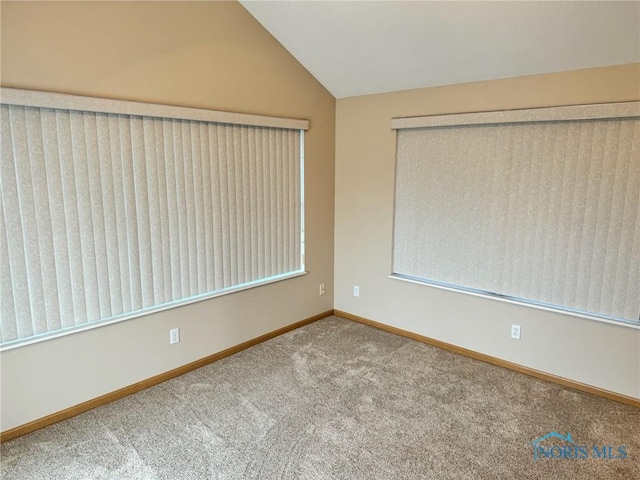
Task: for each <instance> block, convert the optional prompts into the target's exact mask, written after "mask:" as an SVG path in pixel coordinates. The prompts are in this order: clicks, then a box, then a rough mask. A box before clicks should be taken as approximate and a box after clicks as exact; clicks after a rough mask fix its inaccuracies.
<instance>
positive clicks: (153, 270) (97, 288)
mask: <svg viewBox="0 0 640 480" xmlns="http://www.w3.org/2000/svg"><path fill="white" fill-rule="evenodd" d="M1 109H2V159H1V161H2V163H1V178H2V180H1V181H2V183H1V187H2V190H1V199H2V208H1V209H0V215H1V216H0V232H1V233H0V261H1V263H2V265H3V268H2V277H1V281H0V286H1V288H2V294H1V297H2V300H1V302H2V303H1V309H0V315H1V318H0V327H1V328H0V334H1V336H2V338H1V340H2V344H3V346H4V348H9V347H12V346H16V345H20V344H24V343H25V342H31V341H34V340H37V339H41V338H47V337H50V336H52V335H59V334H62V333H67V332H70V331H75V330H79V329H85V328H88V327H91V326H95V325H99V324H105V323H110V322H114V321H119V320H123V319H126V318H131V317H134V316H138V315H141V314H146V313H150V312H154V311H157V310H161V309H165V308H170V307H174V306H178V305H182V304H185V303H188V302H192V301H197V300H202V299H205V298H210V297H213V296H216V295H221V294H225V293H229V292H234V291H237V290H239V289H243V288H249V287H252V286H256V285H261V284H263V283H267V282H271V281H275V280H280V279H284V278H289V277H291V276H295V275H300V274H302V273H304V235H303V232H304V228H303V191H302V190H303V188H302V185H303V182H302V176H303V149H304V130H305V129H307V128H308V122H307V121H304V120H288V119H279V118H272V117H259V116H253V115H242V114H231V113H226V112H214V111H207V110H199V109H189V108H182V107H169V106H162V105H152V104H141V103H135V102H122V101H115V100H105V99H95V98H87V97H75V96H69V95H60V94H49V93H43V92H31V91H23V90H14V89H2V105H1Z"/></svg>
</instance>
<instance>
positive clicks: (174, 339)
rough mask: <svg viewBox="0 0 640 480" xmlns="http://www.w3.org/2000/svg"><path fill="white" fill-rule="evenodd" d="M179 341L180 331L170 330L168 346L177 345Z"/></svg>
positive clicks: (177, 329) (176, 329)
mask: <svg viewBox="0 0 640 480" xmlns="http://www.w3.org/2000/svg"><path fill="white" fill-rule="evenodd" d="M179 341H180V329H179V328H172V329H171V330H169V344H170V345H173V344H174V343H178V342H179Z"/></svg>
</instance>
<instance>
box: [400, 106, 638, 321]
mask: <svg viewBox="0 0 640 480" xmlns="http://www.w3.org/2000/svg"><path fill="white" fill-rule="evenodd" d="M545 110H549V112H545ZM576 112H578V114H577V115H574V113H576ZM593 112H600V113H601V115H600V114H596V115H591V113H593ZM620 112H622V114H621V116H616V115H618V114H619V113H620ZM563 113H567V115H566V117H568V118H569V119H568V120H565V119H563V116H564V115H563ZM579 113H580V110H579V109H576V108H573V109H571V108H569V109H568V111H567V112H563V109H562V108H555V109H539V110H536V111H524V112H520V113H519V112H508V113H507V112H503V113H497V114H493V115H492V114H490V113H487V114H486V115H487V116H486V117H484V118H483V116H482V114H468V115H466V116H465V115H448V116H441V117H439V118H437V117H424V119H423V120H422V121H420V119H403V120H400V121H398V122H397V123H395V124H394V127H395V128H397V129H398V136H397V167H396V169H397V170H396V194H395V225H394V250H393V274H394V275H395V276H397V277H400V278H405V279H411V280H417V281H422V282H426V283H432V284H435V285H439V286H445V287H453V288H456V289H461V290H463V291H471V292H476V293H477V292H481V293H487V294H492V295H498V296H504V297H508V298H510V299H514V300H518V301H522V302H524V303H532V304H538V305H542V306H545V307H553V308H557V309H559V310H566V311H570V312H575V313H580V314H585V315H589V316H595V317H603V318H607V319H614V320H622V321H626V322H633V323H638V320H639V315H640V203H639V200H640V198H639V197H640V106H639V104H638V103H633V104H627V105H623V108H621V109H618V110H616V109H615V108H613V109H612V108H611V106H610V105H608V106H607V105H604V106H593V107H590V108H589V109H587V111H586V112H584V113H586V115H580V114H579ZM581 116H584V117H587V118H580V117H581ZM594 117H595V118H594ZM467 122H469V123H471V124H467ZM425 124H426V125H427V126H419V125H425Z"/></svg>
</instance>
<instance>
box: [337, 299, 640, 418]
mask: <svg viewBox="0 0 640 480" xmlns="http://www.w3.org/2000/svg"><path fill="white" fill-rule="evenodd" d="M334 314H335V315H337V316H338V317H342V318H346V319H348V320H353V321H354V322H358V323H363V324H365V325H369V326H371V327H375V328H379V329H381V330H384V331H386V332H390V333H395V334H396V335H400V336H403V337H407V338H411V339H413V340H417V341H419V342H422V343H426V344H428V345H433V346H435V347H438V348H442V349H444V350H448V351H450V352H453V353H458V354H460V355H464V356H465V357H470V358H473V359H476V360H481V361H483V362H487V363H490V364H492V365H496V366H498V367H503V368H508V369H509V370H513V371H515V372H518V373H524V374H525V375H529V376H531V377H535V378H539V379H541V380H546V381H548V382H552V383H557V384H559V385H563V386H565V387H569V388H573V389H574V390H579V391H581V392H586V393H590V394H592V395H597V396H598V397H603V398H606V399H608V400H613V401H614V402H620V403H624V404H626V405H631V406H632V407H636V408H640V400H639V399H637V398H634V397H629V396H627V395H622V394H620V393H616V392H611V391H609V390H605V389H603V388H598V387H594V386H592V385H587V384H584V383H580V382H576V381H574V380H569V379H568V378H564V377H559V376H557V375H552V374H550V373H545V372H541V371H540V370H535V369H533V368H529V367H524V366H522V365H518V364H517V363H512V362H508V361H506V360H501V359H500V358H496V357H492V356H490V355H485V354H484V353H478V352H475V351H473V350H469V349H467V348H462V347H458V346H456V345H452V344H450V343H446V342H442V341H440V340H435V339H433V338H429V337H425V336H423V335H419V334H417V333H413V332H409V331H407V330H402V329H400V328H396V327H392V326H390V325H385V324H384V323H379V322H376V321H374V320H369V319H368V318H364V317H360V316H358V315H354V314H352V313H348V312H343V311H341V310H334Z"/></svg>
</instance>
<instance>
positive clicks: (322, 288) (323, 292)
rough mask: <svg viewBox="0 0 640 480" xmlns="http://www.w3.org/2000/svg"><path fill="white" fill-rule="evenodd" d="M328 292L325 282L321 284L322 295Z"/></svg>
mask: <svg viewBox="0 0 640 480" xmlns="http://www.w3.org/2000/svg"><path fill="white" fill-rule="evenodd" d="M325 293H327V286H326V285H325V284H324V283H321V284H320V295H324V294H325Z"/></svg>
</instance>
